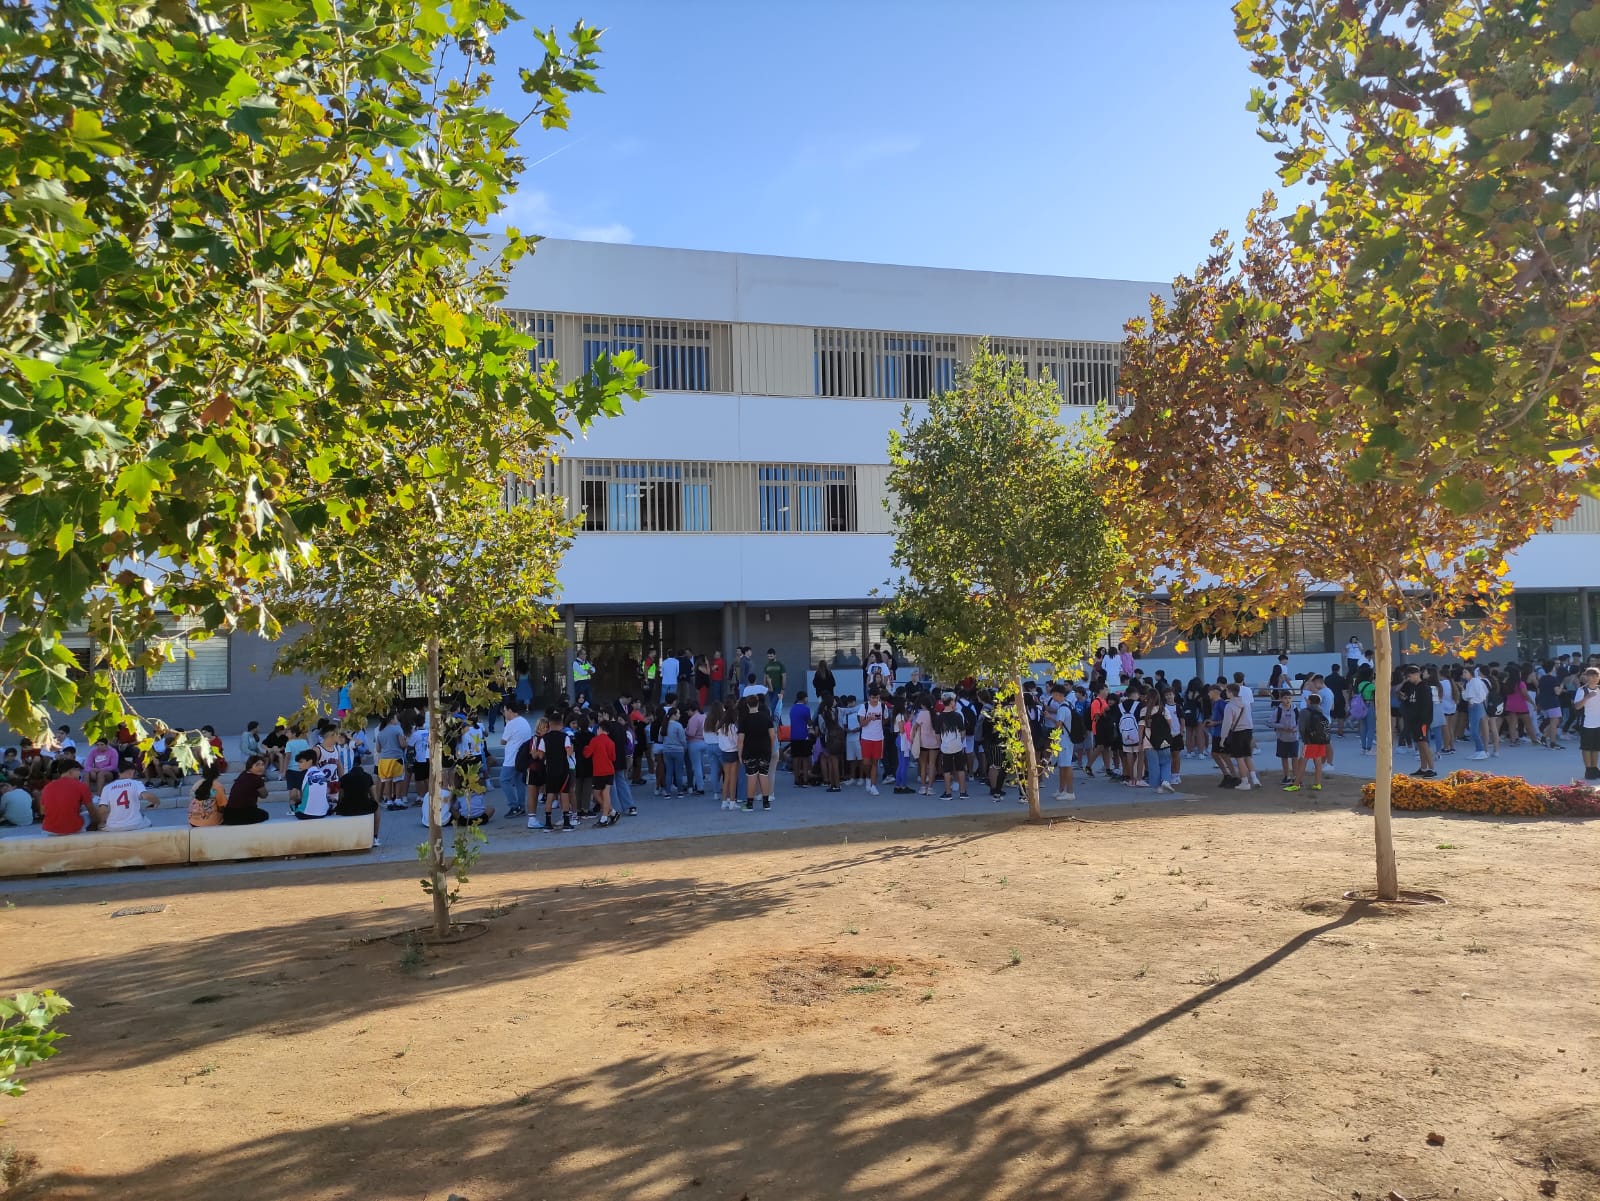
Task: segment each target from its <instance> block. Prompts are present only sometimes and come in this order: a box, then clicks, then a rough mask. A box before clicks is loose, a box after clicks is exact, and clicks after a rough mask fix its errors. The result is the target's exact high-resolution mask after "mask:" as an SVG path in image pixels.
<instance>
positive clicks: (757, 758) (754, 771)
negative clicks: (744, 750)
mask: <svg viewBox="0 0 1600 1201" xmlns="http://www.w3.org/2000/svg"><path fill="white" fill-rule="evenodd" d="M744 774H745V775H747V776H770V775H771V774H772V756H771V755H746V756H745V757H744Z"/></svg>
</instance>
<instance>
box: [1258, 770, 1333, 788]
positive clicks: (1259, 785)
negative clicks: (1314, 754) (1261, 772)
mask: <svg viewBox="0 0 1600 1201" xmlns="http://www.w3.org/2000/svg"><path fill="white" fill-rule="evenodd" d="M1323 770H1324V771H1326V770H1327V768H1323ZM1250 787H1251V788H1260V787H1261V777H1260V776H1258V775H1256V773H1255V772H1251V773H1250Z"/></svg>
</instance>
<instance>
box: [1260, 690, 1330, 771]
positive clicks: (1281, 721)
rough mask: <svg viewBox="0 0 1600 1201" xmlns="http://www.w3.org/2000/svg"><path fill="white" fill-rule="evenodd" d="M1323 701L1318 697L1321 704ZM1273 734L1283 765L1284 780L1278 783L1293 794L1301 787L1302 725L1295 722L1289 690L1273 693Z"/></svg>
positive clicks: (1274, 691) (1279, 760) (1280, 761)
mask: <svg viewBox="0 0 1600 1201" xmlns="http://www.w3.org/2000/svg"><path fill="white" fill-rule="evenodd" d="M1313 695H1315V694H1313ZM1307 700H1308V702H1309V700H1310V698H1307ZM1321 700H1322V698H1321V697H1317V701H1318V703H1319V704H1320V703H1321ZM1272 732H1273V735H1274V736H1275V737H1276V738H1277V740H1278V762H1279V763H1281V764H1282V765H1283V778H1282V779H1281V780H1279V781H1278V783H1279V784H1281V785H1283V787H1284V789H1285V790H1287V791H1289V792H1293V791H1295V790H1296V789H1297V788H1298V787H1299V785H1298V784H1297V783H1296V777H1297V776H1299V774H1300V724H1299V722H1297V721H1296V720H1295V713H1294V705H1293V704H1292V703H1291V702H1290V700H1289V693H1288V690H1287V689H1283V688H1275V689H1273V691H1272Z"/></svg>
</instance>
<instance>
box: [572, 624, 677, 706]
mask: <svg viewBox="0 0 1600 1201" xmlns="http://www.w3.org/2000/svg"><path fill="white" fill-rule="evenodd" d="M576 625H577V636H578V645H579V646H581V647H583V648H584V649H585V650H586V651H588V653H589V661H590V662H591V663H593V664H594V697H595V702H596V703H597V704H601V703H609V702H610V701H612V700H613V699H615V698H616V697H618V696H620V695H622V694H623V693H627V694H628V695H629V696H633V697H638V696H639V695H640V688H641V678H642V677H641V672H642V670H643V668H642V665H643V663H644V659H645V656H646V655H654V656H656V659H657V661H658V662H659V661H660V658H661V649H662V647H663V646H672V645H674V643H673V639H674V638H675V636H676V633H677V630H676V625H677V623H676V622H675V620H674V619H673V618H672V617H670V616H667V617H646V618H639V619H633V618H628V617H588V618H581V619H579V620H578V622H577V623H576Z"/></svg>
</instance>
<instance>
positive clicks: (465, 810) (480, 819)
mask: <svg viewBox="0 0 1600 1201" xmlns="http://www.w3.org/2000/svg"><path fill="white" fill-rule="evenodd" d="M449 813H450V816H449V817H448V819H446V821H445V824H446V825H454V826H481V825H483V824H484V823H485V822H487V821H490V820H492V819H493V818H494V809H493V808H492V807H491V806H490V805H489V801H488V792H487V789H486V787H485V785H484V783H483V782H482V781H481V780H470V781H464V782H463V783H462V785H461V787H460V788H456V789H452V790H451V793H450V805H449Z"/></svg>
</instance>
